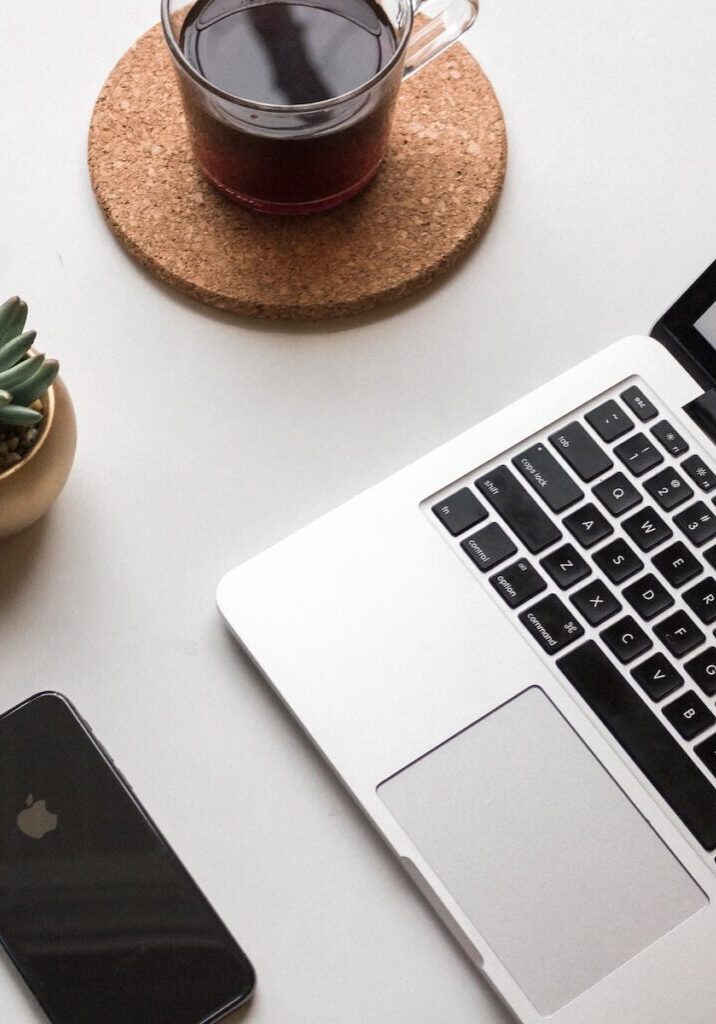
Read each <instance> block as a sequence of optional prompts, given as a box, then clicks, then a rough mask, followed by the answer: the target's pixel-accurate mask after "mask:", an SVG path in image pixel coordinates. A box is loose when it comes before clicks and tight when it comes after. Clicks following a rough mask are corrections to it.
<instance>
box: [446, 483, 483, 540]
mask: <svg viewBox="0 0 716 1024" xmlns="http://www.w3.org/2000/svg"><path fill="white" fill-rule="evenodd" d="M433 512H434V513H435V515H436V516H437V517H438V519H439V520H440V522H441V523H442V524H443V526H444V527H446V528H447V529H448V530H449V531H450V533H451V534H452V535H453V537H457V536H458V535H459V534H461V533H464V532H465V530H470V529H472V527H473V526H477V524H478V523H481V522H482V520H483V519H487V509H486V508H485V506H484V505H483V504H482V502H480V501H478V500H477V495H476V494H475V493H474V492H473V491H471V490H470V488H469V487H462V488H461V489H460V490H459V491H456V492H455V493H454V494H451V495H450V496H449V497H448V498H443V500H442V501H439V502H438V503H437V505H433Z"/></svg>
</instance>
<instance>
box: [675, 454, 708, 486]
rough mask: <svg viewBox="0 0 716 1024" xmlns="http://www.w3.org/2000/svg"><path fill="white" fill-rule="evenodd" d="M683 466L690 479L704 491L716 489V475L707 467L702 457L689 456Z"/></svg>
mask: <svg viewBox="0 0 716 1024" xmlns="http://www.w3.org/2000/svg"><path fill="white" fill-rule="evenodd" d="M681 466H682V468H683V470H684V472H685V473H686V475H687V476H688V477H690V478H691V480H693V481H694V483H695V484H696V486H697V487H698V488H700V489H701V490H702V491H707V492H708V491H713V490H714V488H716V473H714V471H713V470H712V469H711V467H710V466H707V465H706V463H705V462H704V460H703V459H702V458H701V456H700V455H689V457H688V459H685V460H684V461H683V462H682V463H681Z"/></svg>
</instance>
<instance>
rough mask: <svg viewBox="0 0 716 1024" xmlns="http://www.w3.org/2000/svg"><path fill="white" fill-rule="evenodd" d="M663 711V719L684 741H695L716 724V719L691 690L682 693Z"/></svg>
mask: <svg viewBox="0 0 716 1024" xmlns="http://www.w3.org/2000/svg"><path fill="white" fill-rule="evenodd" d="M663 711H664V716H665V718H667V719H668V721H669V722H671V724H672V725H673V727H674V728H675V729H676V731H677V732H678V734H679V736H681V738H682V739H685V740H694V739H696V737H697V736H700V735H701V733H702V732H706V730H707V729H710V728H711V726H712V725H713V724H714V722H716V717H714V715H712V713H711V712H710V711H709V709H708V708H707V707H706V705H705V704H704V702H703V701H702V700H701V698H700V697H699V696H698V694H696V693H694V691H693V690H689V691H688V693H682V694H681V696H680V697H677V698H676V700H673V701H672V702H671V704H667V705H666V707H665V708H664V709H663Z"/></svg>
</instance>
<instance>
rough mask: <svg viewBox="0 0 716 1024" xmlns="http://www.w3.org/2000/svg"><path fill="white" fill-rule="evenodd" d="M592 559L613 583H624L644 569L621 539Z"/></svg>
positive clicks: (607, 545)
mask: <svg viewBox="0 0 716 1024" xmlns="http://www.w3.org/2000/svg"><path fill="white" fill-rule="evenodd" d="M592 558H593V559H594V561H595V562H596V564H597V565H598V566H599V568H600V569H601V570H602V572H603V573H604V575H605V576H607V577H608V578H609V579H610V580H611V582H612V583H623V582H624V580H628V579H629V577H630V576H633V575H634V574H635V573H637V572H639V570H640V569H643V568H644V563H643V562H642V560H641V559H640V558H639V556H638V555H637V554H636V553H635V552H634V551H632V549H631V548H630V547H629V545H628V544H627V542H626V541H625V540H623V539H622V538H621V537H616V538H615V539H614V540H612V541H610V542H609V543H608V544H605V546H604V547H603V548H600V549H599V551H595V552H594V554H593V555H592Z"/></svg>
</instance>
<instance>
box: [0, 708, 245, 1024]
mask: <svg viewBox="0 0 716 1024" xmlns="http://www.w3.org/2000/svg"><path fill="white" fill-rule="evenodd" d="M0 942H1V943H2V945H3V947H4V948H5V950H6V952H7V953H8V955H9V956H10V958H11V959H12V961H13V962H14V964H15V966H16V967H17V968H18V970H19V971H20V973H21V975H22V976H23V978H24V979H25V981H26V983H27V984H28V986H29V988H30V989H31V990H32V992H33V993H34V995H35V997H36V998H37V1000H38V1001H39V1003H40V1005H41V1006H42V1008H43V1009H44V1011H45V1013H46V1014H47V1016H48V1017H49V1019H50V1021H52V1024H214V1022H216V1021H220V1020H222V1019H223V1017H224V1016H226V1015H227V1014H228V1013H230V1012H231V1011H232V1010H234V1009H236V1007H238V1006H240V1005H241V1004H242V1003H244V1002H245V1001H246V1000H247V999H248V998H249V997H250V996H251V993H252V991H253V988H254V971H253V969H252V967H251V964H250V963H249V961H248V959H247V957H246V956H245V954H244V953H243V952H242V950H241V949H240V948H239V946H238V945H237V943H236V942H235V940H234V939H233V938H232V937H231V935H230V934H229V932H228V930H227V929H226V927H225V926H224V925H223V924H222V922H221V921H220V919H219V918H218V916H217V915H216V913H215V912H214V910H213V909H212V908H211V907H210V906H209V903H208V902H207V900H206V898H205V897H204V896H203V894H202V893H201V891H200V890H199V888H198V887H197V885H196V884H195V883H194V882H193V881H192V879H191V877H190V876H189V874H188V873H187V871H186V869H185V868H184V867H183V866H182V864H181V862H180V861H179V859H178V857H177V856H176V854H175V853H174V852H173V850H172V849H171V847H170V846H169V844H168V843H167V841H166V840H165V839H164V837H163V836H162V835H161V833H160V832H159V830H158V829H157V827H156V825H155V824H154V822H153V821H152V820H151V818H150V817H149V815H148V814H147V812H146V811H145V810H144V808H143V807H142V805H141V804H140V803H139V801H138V800H137V798H136V796H135V795H134V793H133V791H132V789H131V787H130V786H129V785H128V783H127V782H126V780H125V779H124V778H123V776H122V775H121V773H120V772H119V770H118V769H117V768H116V766H115V765H114V763H113V762H112V759H111V758H110V757H109V755H108V754H107V753H106V751H105V750H104V749H103V747H102V746H101V744H100V743H99V742H98V740H97V739H96V738H95V737H94V735H93V733H92V731H91V729H90V728H89V726H88V725H87V724H86V723H85V722H84V721H83V719H82V718H81V716H80V715H79V713H78V712H77V711H76V709H75V708H74V707H73V705H72V704H71V703H70V701H69V700H67V698H66V697H63V696H62V695H61V694H59V693H38V694H36V695H35V696H34V697H30V698H29V699H28V700H26V701H24V702H23V703H22V704H19V705H18V706H17V707H15V708H13V709H12V710H10V711H7V712H6V713H5V714H3V715H0Z"/></svg>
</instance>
